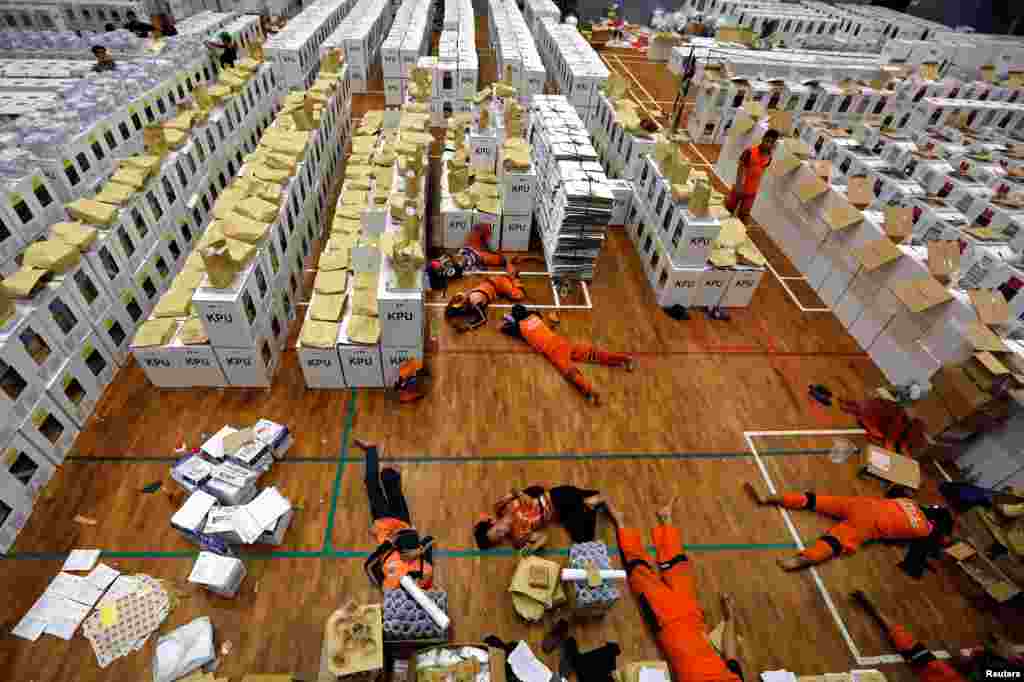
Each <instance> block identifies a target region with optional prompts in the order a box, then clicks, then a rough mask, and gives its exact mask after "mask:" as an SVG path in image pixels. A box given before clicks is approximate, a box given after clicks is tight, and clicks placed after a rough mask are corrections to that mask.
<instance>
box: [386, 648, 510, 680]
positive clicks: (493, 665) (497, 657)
mask: <svg viewBox="0 0 1024 682" xmlns="http://www.w3.org/2000/svg"><path fill="white" fill-rule="evenodd" d="M462 647H474V648H476V649H483V650H484V651H486V652H487V668H488V673H489V678H490V679H489V682H506V679H507V677H506V676H505V652H504V651H502V650H501V649H496V648H495V647H492V646H489V645H487V644H485V643H482V642H451V643H449V644H445V645H443V646H438V647H431V648H428V649H421V650H419V651H418V652H416V655H423V654H426V653H429V652H432V651H435V650H439V649H454V650H458V649H460V648H462ZM406 682H427V680H426V676H423V677H421V676H420V675H419V674H418V671H417V669H416V665H409V669H408V671H407V672H406Z"/></svg>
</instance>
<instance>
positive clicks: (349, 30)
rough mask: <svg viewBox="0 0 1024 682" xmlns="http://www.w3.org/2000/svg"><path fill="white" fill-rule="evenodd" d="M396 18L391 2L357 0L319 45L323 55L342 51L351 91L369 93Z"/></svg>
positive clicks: (386, 0)
mask: <svg viewBox="0 0 1024 682" xmlns="http://www.w3.org/2000/svg"><path fill="white" fill-rule="evenodd" d="M393 18H394V7H393V6H392V4H391V2H390V1H389V0H358V2H356V3H355V5H354V6H353V7H352V9H351V11H350V12H348V15H347V16H346V17H345V18H344V20H343V21H341V22H340V23H339V24H338V26H337V28H336V29H334V30H333V32H330V33H329V35H328V36H327V38H326V40H324V41H323V44H322V45H321V46H320V52H321V53H323V54H326V52H327V51H328V50H333V49H338V48H340V49H341V50H342V51H343V53H344V55H345V63H346V64H347V65H348V77H349V80H351V88H352V92H354V93H365V92H367V84H368V83H369V81H370V80H371V79H372V77H373V75H374V74H375V73H376V72H377V68H378V62H379V58H380V56H381V53H380V50H381V45H382V44H383V42H384V39H385V37H386V36H387V35H388V31H389V30H390V29H391V21H392V19H393Z"/></svg>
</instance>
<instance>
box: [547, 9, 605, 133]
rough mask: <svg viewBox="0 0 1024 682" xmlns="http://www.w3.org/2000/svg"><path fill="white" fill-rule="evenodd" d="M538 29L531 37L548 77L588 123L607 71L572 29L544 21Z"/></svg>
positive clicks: (580, 36) (598, 58) (574, 28)
mask: <svg viewBox="0 0 1024 682" xmlns="http://www.w3.org/2000/svg"><path fill="white" fill-rule="evenodd" d="M539 29H540V30H538V31H537V32H536V33H535V34H534V35H535V37H536V38H537V49H538V50H539V51H540V57H541V59H542V60H543V61H544V66H545V68H546V69H547V72H548V76H549V77H550V78H552V79H553V80H554V82H555V84H556V85H557V87H558V92H560V93H561V94H562V95H563V96H564V97H565V98H566V100H568V102H569V104H571V105H573V107H575V108H576V113H577V114H579V117H580V119H581V120H582V121H583V122H584V123H585V124H586V123H588V122H589V121H590V120H591V118H592V117H593V116H594V115H595V113H596V112H597V106H598V98H599V96H600V94H601V93H600V88H601V87H602V86H603V85H604V84H605V83H607V82H608V68H607V67H606V66H605V65H604V62H603V61H602V60H601V56H600V55H598V54H597V52H595V51H594V48H593V47H591V46H590V43H588V42H587V39H586V38H584V37H583V36H582V35H581V34H580V32H579V31H577V30H576V27H575V26H570V25H569V24H559V23H555V22H553V21H551V20H549V19H545V20H543V21H541V22H540V24H539Z"/></svg>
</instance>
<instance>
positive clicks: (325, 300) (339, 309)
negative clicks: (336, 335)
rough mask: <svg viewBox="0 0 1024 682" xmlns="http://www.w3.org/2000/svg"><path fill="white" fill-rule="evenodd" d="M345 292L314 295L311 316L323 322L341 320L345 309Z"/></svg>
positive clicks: (317, 293)
mask: <svg viewBox="0 0 1024 682" xmlns="http://www.w3.org/2000/svg"><path fill="white" fill-rule="evenodd" d="M345 298H346V294H345V293H340V294H322V293H320V292H319V291H318V292H315V293H314V295H313V303H312V306H311V310H310V313H309V314H310V317H312V318H313V319H314V320H320V321H321V322H339V321H340V320H341V317H342V315H343V314H344V311H345Z"/></svg>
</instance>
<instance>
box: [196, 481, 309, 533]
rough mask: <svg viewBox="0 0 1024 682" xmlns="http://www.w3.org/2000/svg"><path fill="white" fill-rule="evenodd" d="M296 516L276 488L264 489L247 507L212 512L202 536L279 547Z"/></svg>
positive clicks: (221, 508) (220, 508)
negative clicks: (293, 517)
mask: <svg viewBox="0 0 1024 682" xmlns="http://www.w3.org/2000/svg"><path fill="white" fill-rule="evenodd" d="M293 513H294V512H293V511H292V505H291V502H289V501H288V500H287V499H286V498H285V497H284V496H283V495H281V493H280V491H278V489H277V488H264V489H263V490H262V491H261V492H260V494H259V495H258V496H256V498H255V499H254V500H252V501H251V502H249V503H248V504H244V505H238V506H233V507H214V508H212V509H210V511H209V514H208V515H207V517H206V525H205V526H204V527H203V533H204V534H205V535H210V536H215V537H220V538H221V539H223V540H224V541H225V542H228V543H231V544H243V543H244V544H254V543H260V544H268V545H280V544H281V542H283V541H284V533H285V531H286V530H287V529H288V525H289V524H290V523H291V519H292V515H293Z"/></svg>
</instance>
